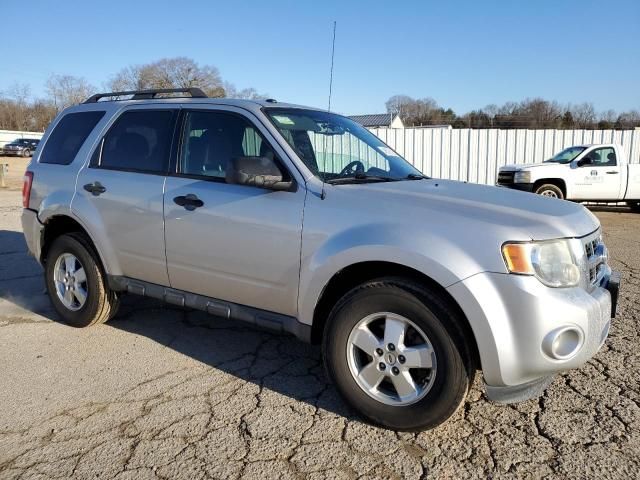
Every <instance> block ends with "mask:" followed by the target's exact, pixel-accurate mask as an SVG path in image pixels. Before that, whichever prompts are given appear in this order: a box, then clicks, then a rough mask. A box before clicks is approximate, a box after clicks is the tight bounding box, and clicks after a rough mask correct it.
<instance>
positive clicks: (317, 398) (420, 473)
mask: <svg viewBox="0 0 640 480" xmlns="http://www.w3.org/2000/svg"><path fill="white" fill-rule="evenodd" d="M19 202H20V195H19V192H16V191H7V190H4V191H3V190H0V365H1V367H0V406H1V407H2V408H0V478H3V479H5V478H114V477H115V478H121V479H124V478H142V479H145V478H186V479H198V478H237V477H242V478H277V479H286V478H301V477H304V478H332V479H333V478H356V477H358V478H423V477H429V478H468V477H493V478H514V477H517V478H521V477H523V478H542V477H548V478H621V479H628V478H633V477H636V478H638V475H639V473H638V472H639V471H640V373H639V371H640V358H639V357H640V354H639V353H638V352H639V350H638V335H639V328H638V319H639V318H640V255H638V252H639V251H640V250H639V247H640V215H637V214H636V215H634V214H632V213H628V212H625V211H599V212H597V215H598V217H599V218H600V219H601V221H602V223H603V225H604V231H605V233H606V235H605V236H606V241H607V243H608V246H609V248H610V252H611V255H612V257H613V260H612V262H613V265H614V266H615V267H616V268H618V269H620V270H622V271H623V275H624V277H623V280H624V284H623V289H622V292H621V304H620V306H619V315H618V318H617V319H616V320H615V321H614V323H613V326H612V329H611V333H610V337H609V339H608V340H607V342H606V344H605V346H604V347H603V349H602V350H601V352H600V353H599V354H598V355H597V356H596V357H595V358H594V359H593V360H591V361H590V362H589V363H588V364H586V365H585V366H584V367H582V368H581V369H579V370H577V371H573V372H570V373H567V374H565V375H562V376H559V377H558V378H557V379H556V380H555V381H554V382H553V384H552V385H551V386H550V387H549V389H548V390H547V392H546V393H545V395H544V396H543V397H542V398H540V399H536V400H531V401H528V402H525V403H521V404H517V405H513V406H498V405H495V404H492V403H489V402H488V401H487V400H486V399H485V397H484V395H483V393H482V391H481V389H480V386H479V378H478V379H477V381H476V385H475V387H474V388H473V390H472V392H471V394H470V395H469V398H468V401H467V402H466V404H465V406H464V408H463V409H461V410H460V411H458V413H457V414H456V415H455V416H454V417H453V418H452V419H451V420H450V421H449V422H448V423H447V424H445V425H443V426H441V427H439V428H437V429H436V430H433V431H430V432H423V433H420V434H406V433H396V432H392V431H387V430H382V429H378V428H375V427H371V426H369V425H367V424H365V423H363V422H362V421H361V419H359V418H358V416H357V414H356V413H355V412H353V411H351V410H349V409H348V408H347V407H346V406H345V405H344V403H343V402H342V401H341V400H340V399H339V398H338V397H337V395H336V392H335V390H334V389H333V387H332V386H331V385H329V384H328V383H327V381H326V379H325V377H324V374H323V369H322V364H321V360H320V354H319V349H318V348H317V347H311V346H308V345H305V344H303V343H300V342H298V341H297V340H295V339H293V338H291V337H288V336H281V335H275V334H271V333H268V332H264V331H260V330H255V329H252V328H249V327H245V326H243V325H239V324H235V323H233V322H230V321H224V320H219V319H216V318H212V317H207V316H206V315H204V314H201V313H198V312H188V311H184V310H178V309H175V308H171V307H162V306H161V305H159V304H158V303H155V302H151V301H147V300H145V299H139V298H135V297H129V298H127V299H126V301H125V302H124V307H123V308H122V310H121V313H120V314H119V315H118V317H116V318H115V319H114V320H113V321H112V322H110V323H109V324H107V325H101V326H97V327H93V328H89V329H82V330H78V329H73V328H71V327H67V326H65V325H62V324H60V323H58V322H56V321H55V320H56V317H55V315H54V313H53V311H52V309H51V306H50V304H49V301H48V300H47V298H46V297H45V295H44V294H43V289H44V287H43V283H42V276H41V270H40V267H39V266H38V265H37V263H36V262H35V261H34V260H33V259H31V258H30V257H28V256H27V254H26V247H25V244H24V239H23V237H22V234H21V231H20V230H21V229H20V224H19V214H20V207H19Z"/></svg>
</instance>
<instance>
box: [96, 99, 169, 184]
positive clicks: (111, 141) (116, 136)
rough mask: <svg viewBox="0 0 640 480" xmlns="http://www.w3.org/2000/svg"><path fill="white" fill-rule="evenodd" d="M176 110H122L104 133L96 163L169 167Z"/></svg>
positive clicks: (129, 167) (143, 168)
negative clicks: (123, 111) (100, 151)
mask: <svg viewBox="0 0 640 480" xmlns="http://www.w3.org/2000/svg"><path fill="white" fill-rule="evenodd" d="M174 117H175V111H172V110H137V111H129V112H125V113H123V114H122V115H121V116H120V118H118V119H117V120H116V122H115V123H114V124H113V126H112V127H111V129H110V130H109V132H108V133H107V134H106V135H105V137H104V142H103V145H102V153H101V155H100V157H99V160H98V165H97V166H98V167H101V168H107V169H111V170H127V171H136V172H147V173H165V172H166V171H167V170H168V167H169V154H170V148H171V138H172V135H173V124H174Z"/></svg>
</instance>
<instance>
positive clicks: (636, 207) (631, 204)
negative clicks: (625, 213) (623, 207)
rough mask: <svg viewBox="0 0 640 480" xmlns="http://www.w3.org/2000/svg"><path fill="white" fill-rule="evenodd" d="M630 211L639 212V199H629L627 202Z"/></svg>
mask: <svg viewBox="0 0 640 480" xmlns="http://www.w3.org/2000/svg"><path fill="white" fill-rule="evenodd" d="M627 205H629V208H630V209H631V211H632V212H637V213H640V200H630V201H628V202H627Z"/></svg>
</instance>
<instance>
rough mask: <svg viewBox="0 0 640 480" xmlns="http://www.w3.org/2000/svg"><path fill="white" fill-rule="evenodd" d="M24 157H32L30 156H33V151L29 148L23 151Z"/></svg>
mask: <svg viewBox="0 0 640 480" xmlns="http://www.w3.org/2000/svg"><path fill="white" fill-rule="evenodd" d="M22 156H23V157H30V156H31V150H29V149H28V148H25V149H24V150H23V151H22Z"/></svg>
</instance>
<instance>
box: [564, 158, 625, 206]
mask: <svg viewBox="0 0 640 480" xmlns="http://www.w3.org/2000/svg"><path fill="white" fill-rule="evenodd" d="M585 159H586V160H587V162H586V163H583V164H582V165H581V166H576V167H575V168H573V167H572V169H571V174H572V176H573V182H572V183H573V186H574V192H573V194H572V198H574V199H576V200H617V199H619V198H621V195H622V192H621V187H622V172H621V170H620V165H619V162H618V159H617V158H616V151H615V149H614V148H613V147H600V148H594V149H593V150H591V151H589V152H587V153H586V154H585V155H584V157H582V159H581V160H583V161H584V160H585ZM581 163H582V162H581Z"/></svg>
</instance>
